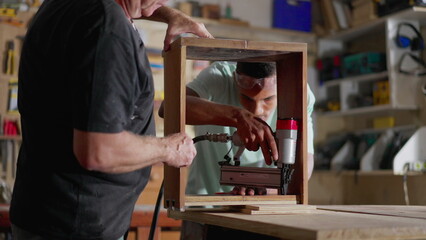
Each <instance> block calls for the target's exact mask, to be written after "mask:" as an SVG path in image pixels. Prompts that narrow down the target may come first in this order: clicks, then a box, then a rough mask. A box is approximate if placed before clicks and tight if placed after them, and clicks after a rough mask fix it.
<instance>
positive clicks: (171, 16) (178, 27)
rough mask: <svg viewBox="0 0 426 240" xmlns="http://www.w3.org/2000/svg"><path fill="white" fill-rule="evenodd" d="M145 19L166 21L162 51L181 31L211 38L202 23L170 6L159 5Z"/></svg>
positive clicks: (168, 46) (165, 49)
mask: <svg viewBox="0 0 426 240" xmlns="http://www.w3.org/2000/svg"><path fill="white" fill-rule="evenodd" d="M146 19H149V20H152V21H160V22H164V23H167V25H168V27H167V32H166V37H165V39H164V51H167V50H169V48H170V43H171V42H172V41H173V39H174V38H175V37H177V36H179V35H180V34H182V33H193V34H195V35H197V36H199V37H202V38H213V36H212V35H211V34H210V33H209V31H207V29H206V27H205V26H204V24H202V23H198V22H196V21H194V20H193V19H192V18H190V17H189V16H187V15H185V14H184V13H183V12H181V11H179V10H176V9H173V8H170V7H166V6H163V7H160V8H159V9H157V10H156V11H155V12H154V13H153V14H152V15H151V16H150V17H148V18H146Z"/></svg>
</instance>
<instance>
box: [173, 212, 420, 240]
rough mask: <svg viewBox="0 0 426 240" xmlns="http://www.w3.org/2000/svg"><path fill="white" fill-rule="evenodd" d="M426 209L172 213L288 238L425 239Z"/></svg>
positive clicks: (196, 220)
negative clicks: (266, 213)
mask: <svg viewBox="0 0 426 240" xmlns="http://www.w3.org/2000/svg"><path fill="white" fill-rule="evenodd" d="M425 215H426V206H371V205H369V206H317V210H314V211H312V212H311V213H306V214H276V215H275V214H271V215H248V214H243V213H237V212H200V211H195V212H192V211H186V212H178V211H169V216H170V217H172V218H177V219H183V220H190V221H194V222H200V223H206V224H210V225H216V226H222V227H226V228H232V229H238V230H243V231H248V232H255V233H260V234H263V235H268V236H274V237H279V238H285V239H425V238H426V219H425Z"/></svg>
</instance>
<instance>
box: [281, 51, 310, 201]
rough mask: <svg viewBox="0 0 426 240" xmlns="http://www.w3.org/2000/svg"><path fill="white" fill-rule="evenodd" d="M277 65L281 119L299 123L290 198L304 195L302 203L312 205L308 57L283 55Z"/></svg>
mask: <svg viewBox="0 0 426 240" xmlns="http://www.w3.org/2000/svg"><path fill="white" fill-rule="evenodd" d="M276 64H277V91H278V118H279V119H284V118H296V119H297V120H298V122H299V128H298V137H297V149H296V151H297V152H296V163H295V166H294V169H295V171H294V174H293V177H292V183H290V188H289V192H290V194H295V195H301V196H302V198H301V203H303V204H307V203H308V191H307V189H308V172H307V166H306V164H307V139H308V138H307V131H305V129H307V123H306V119H307V111H306V109H307V108H306V104H307V95H306V94H307V93H306V91H307V82H306V79H307V76H306V71H307V70H306V69H307V53H306V49H305V51H303V52H301V53H291V54H287V55H283V58H282V59H281V60H279V61H277V62H276Z"/></svg>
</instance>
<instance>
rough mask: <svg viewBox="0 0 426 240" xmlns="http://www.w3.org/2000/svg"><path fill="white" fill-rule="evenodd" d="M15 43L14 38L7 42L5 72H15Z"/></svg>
mask: <svg viewBox="0 0 426 240" xmlns="http://www.w3.org/2000/svg"><path fill="white" fill-rule="evenodd" d="M14 70H15V43H14V42H13V40H10V41H7V42H6V51H5V58H4V73H5V74H8V75H13V74H14V73H15V71H14Z"/></svg>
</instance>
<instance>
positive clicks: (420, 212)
mask: <svg viewBox="0 0 426 240" xmlns="http://www.w3.org/2000/svg"><path fill="white" fill-rule="evenodd" d="M318 209H322V210H330V211H339V212H352V213H365V214H376V215H385V216H396V217H408V218H418V219H424V220H426V207H424V206H401V205H386V206H384V205H325V206H318Z"/></svg>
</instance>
